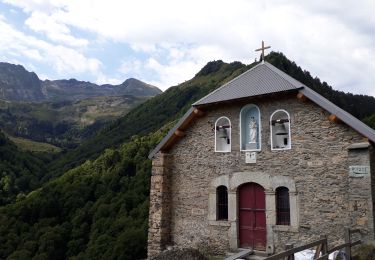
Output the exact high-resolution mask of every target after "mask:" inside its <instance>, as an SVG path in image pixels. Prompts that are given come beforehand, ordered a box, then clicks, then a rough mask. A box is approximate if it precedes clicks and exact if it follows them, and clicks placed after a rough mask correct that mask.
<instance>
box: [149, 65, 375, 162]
mask: <svg viewBox="0 0 375 260" xmlns="http://www.w3.org/2000/svg"><path fill="white" fill-rule="evenodd" d="M288 90H298V91H299V92H300V93H302V94H304V95H305V96H306V97H307V98H308V99H310V100H311V101H313V102H314V103H316V104H317V105H319V106H321V107H322V108H324V109H325V110H327V111H328V112H330V113H331V114H334V115H336V116H337V117H338V118H339V119H340V120H341V121H342V122H344V123H345V124H347V125H348V126H350V127H352V128H353V129H354V130H356V131H357V132H358V133H360V134H362V135H363V136H365V137H367V138H368V139H369V140H370V141H372V142H373V143H375V131H374V129H372V128H370V127H368V126H367V125H366V124H364V123H363V122H362V121H360V120H358V119H357V118H355V117H354V116H352V115H351V114H349V113H348V112H346V111H344V110H343V109H341V108H339V107H338V106H336V105H335V104H333V103H332V102H330V101H329V100H327V99H326V98H324V97H323V96H321V95H320V94H318V93H316V92H315V91H313V90H312V89H310V88H309V87H307V86H305V85H303V84H302V83H301V82H299V81H297V80H295V79H294V78H292V77H291V76H289V75H288V74H286V73H284V72H283V71H281V70H279V69H278V68H276V67H274V66H273V65H271V64H269V63H267V62H264V63H260V64H258V65H257V66H255V67H253V68H252V69H250V70H248V71H246V72H244V73H243V74H241V75H240V76H238V77H236V78H235V79H233V80H231V81H230V82H228V83H227V84H225V85H223V86H222V87H220V88H218V89H217V90H215V91H213V92H211V93H210V94H208V95H207V96H205V97H203V98H202V99H200V100H198V101H197V102H195V103H194V104H193V106H192V107H191V108H190V109H189V110H188V111H187V112H186V113H185V114H184V116H183V117H182V118H181V119H180V120H179V121H178V123H177V124H176V125H175V126H174V127H173V128H172V129H171V130H170V131H169V132H168V134H167V135H166V136H165V137H164V138H163V140H162V141H161V142H160V143H159V144H158V145H157V146H156V148H155V149H154V150H152V151H151V153H150V154H149V158H150V159H151V158H152V157H154V155H155V154H156V153H157V152H159V151H160V150H162V149H163V147H164V146H165V145H166V144H167V142H168V140H169V139H170V138H171V137H172V136H173V133H174V132H175V131H176V130H177V129H179V127H180V126H181V125H182V124H183V123H184V122H185V121H186V120H187V119H188V118H189V117H190V116H191V115H192V113H193V111H194V107H199V106H200V105H204V104H210V103H217V102H223V101H228V100H235V99H241V98H246V97H252V96H258V95H265V94H271V93H277V92H282V91H288Z"/></svg>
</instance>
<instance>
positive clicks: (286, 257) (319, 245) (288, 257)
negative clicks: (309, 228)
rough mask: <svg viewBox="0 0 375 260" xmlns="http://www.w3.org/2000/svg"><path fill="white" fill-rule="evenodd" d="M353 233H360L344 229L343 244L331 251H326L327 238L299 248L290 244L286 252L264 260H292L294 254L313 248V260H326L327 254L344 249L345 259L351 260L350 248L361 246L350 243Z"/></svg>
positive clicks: (359, 242) (358, 241) (357, 243)
mask: <svg viewBox="0 0 375 260" xmlns="http://www.w3.org/2000/svg"><path fill="white" fill-rule="evenodd" d="M354 233H360V230H359V229H349V228H345V243H344V244H341V245H338V246H335V247H333V248H331V249H329V250H328V242H327V238H326V237H324V238H321V239H319V240H316V241H314V242H311V243H308V244H306V245H302V246H299V247H293V245H292V244H288V245H286V251H284V252H281V253H279V254H275V255H273V256H269V257H267V258H265V259H264V260H279V259H283V260H294V254H295V253H298V252H301V251H303V250H306V249H309V248H314V247H315V255H314V258H313V259H314V260H328V256H329V254H331V253H333V252H335V251H337V250H340V249H343V248H345V255H346V259H347V260H349V259H351V248H352V247H353V246H356V245H359V244H361V240H357V241H355V242H352V241H351V235H352V234H354Z"/></svg>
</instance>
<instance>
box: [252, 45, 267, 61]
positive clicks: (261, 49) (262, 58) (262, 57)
mask: <svg viewBox="0 0 375 260" xmlns="http://www.w3.org/2000/svg"><path fill="white" fill-rule="evenodd" d="M269 48H271V46H267V47H264V41H262V48H259V49H256V50H255V51H262V56H261V60H262V62H264V50H265V49H269Z"/></svg>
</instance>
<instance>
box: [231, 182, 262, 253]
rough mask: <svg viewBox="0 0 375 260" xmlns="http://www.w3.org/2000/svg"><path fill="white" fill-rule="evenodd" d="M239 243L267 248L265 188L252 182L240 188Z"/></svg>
mask: <svg viewBox="0 0 375 260" xmlns="http://www.w3.org/2000/svg"><path fill="white" fill-rule="evenodd" d="M238 206H239V208H238V209H239V212H238V219H239V226H238V229H239V234H238V235H239V244H240V247H242V248H249V247H251V248H253V249H256V250H266V244H267V239H266V199H265V193H264V188H263V187H262V186H260V185H259V184H256V183H253V182H250V183H245V184H243V185H241V186H240V187H239V189H238Z"/></svg>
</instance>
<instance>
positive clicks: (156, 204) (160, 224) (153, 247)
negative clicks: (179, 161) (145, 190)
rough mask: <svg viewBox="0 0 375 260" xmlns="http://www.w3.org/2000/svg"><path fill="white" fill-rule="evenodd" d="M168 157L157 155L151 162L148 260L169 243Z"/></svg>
mask: <svg viewBox="0 0 375 260" xmlns="http://www.w3.org/2000/svg"><path fill="white" fill-rule="evenodd" d="M169 161H170V160H169V156H168V155H167V154H162V153H158V154H157V155H156V156H155V157H154V159H153V161H152V172H151V186H150V209H149V229H148V258H151V257H153V256H155V255H157V254H158V253H160V252H161V251H163V250H164V249H165V248H166V246H167V245H168V244H169V243H170V233H171V230H170V217H171V215H170V208H171V201H170V195H171V193H170V177H169V176H170V170H169V165H170V162H169Z"/></svg>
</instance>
